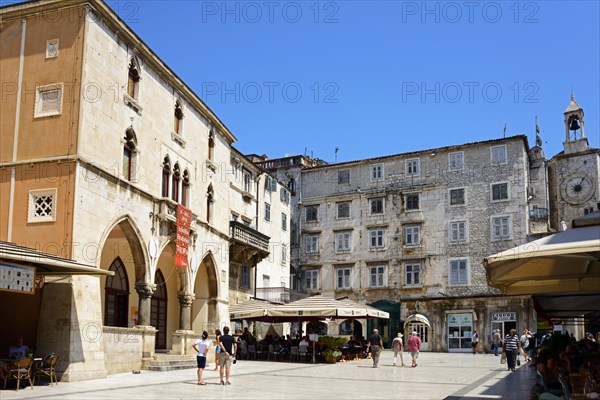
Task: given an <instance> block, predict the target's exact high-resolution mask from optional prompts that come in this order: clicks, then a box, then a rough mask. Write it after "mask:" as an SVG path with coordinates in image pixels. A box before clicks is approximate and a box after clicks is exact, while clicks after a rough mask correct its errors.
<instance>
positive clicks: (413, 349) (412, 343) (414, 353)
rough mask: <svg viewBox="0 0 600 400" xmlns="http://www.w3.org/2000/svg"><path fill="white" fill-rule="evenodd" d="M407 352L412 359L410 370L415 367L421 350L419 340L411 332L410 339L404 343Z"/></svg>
mask: <svg viewBox="0 0 600 400" xmlns="http://www.w3.org/2000/svg"><path fill="white" fill-rule="evenodd" d="M406 345H407V346H408V351H410V356H411V357H412V368H415V367H416V366H417V358H418V357H419V350H420V349H421V339H420V338H419V337H418V336H417V332H413V333H412V334H411V337H410V338H409V339H408V340H407V341H406Z"/></svg>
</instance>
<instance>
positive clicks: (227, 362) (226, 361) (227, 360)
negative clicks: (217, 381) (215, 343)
mask: <svg viewBox="0 0 600 400" xmlns="http://www.w3.org/2000/svg"><path fill="white" fill-rule="evenodd" d="M224 366H228V367H231V357H230V356H228V355H227V354H225V353H220V354H219V367H224Z"/></svg>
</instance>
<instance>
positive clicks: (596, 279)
mask: <svg viewBox="0 0 600 400" xmlns="http://www.w3.org/2000/svg"><path fill="white" fill-rule="evenodd" d="M574 225H577V224H576V223H575V224H574ZM483 265H484V267H485V270H486V275H487V279H488V284H489V285H490V286H493V287H496V288H498V289H500V290H502V292H504V293H505V294H513V295H520V294H539V293H557V292H598V291H600V225H587V226H582V227H578V228H573V229H568V230H566V231H563V232H558V233H555V234H553V235H549V236H546V237H544V238H542V239H538V240H535V241H533V242H529V243H526V244H523V245H521V246H517V247H514V248H512V249H509V250H505V251H503V252H500V253H498V254H494V255H491V256H489V257H486V258H485V259H484V260H483Z"/></svg>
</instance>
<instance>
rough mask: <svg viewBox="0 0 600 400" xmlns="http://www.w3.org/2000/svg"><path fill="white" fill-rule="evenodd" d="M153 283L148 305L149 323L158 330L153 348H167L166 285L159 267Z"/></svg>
mask: <svg viewBox="0 0 600 400" xmlns="http://www.w3.org/2000/svg"><path fill="white" fill-rule="evenodd" d="M154 283H155V284H156V292H154V295H153V296H152V301H151V306H150V324H151V325H152V326H154V327H155V328H156V329H157V330H158V331H157V332H156V343H155V348H156V349H159V350H163V349H166V348H167V285H166V284H165V278H164V276H163V274H162V272H160V269H159V270H158V271H156V277H155V278H154Z"/></svg>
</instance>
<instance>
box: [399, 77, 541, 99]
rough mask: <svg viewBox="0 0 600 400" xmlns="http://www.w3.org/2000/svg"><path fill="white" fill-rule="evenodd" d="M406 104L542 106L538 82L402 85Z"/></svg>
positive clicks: (415, 83)
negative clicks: (526, 104) (504, 103)
mask: <svg viewBox="0 0 600 400" xmlns="http://www.w3.org/2000/svg"><path fill="white" fill-rule="evenodd" d="M401 87H402V89H401V92H402V102H403V103H409V102H420V103H430V102H433V103H479V102H485V103H498V102H500V101H502V100H503V101H510V102H513V103H539V98H538V94H539V92H540V88H539V86H538V84H537V83H536V82H511V83H509V84H505V83H499V82H493V81H487V82H477V81H465V82H457V81H450V82H414V81H412V82H402V84H401Z"/></svg>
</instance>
